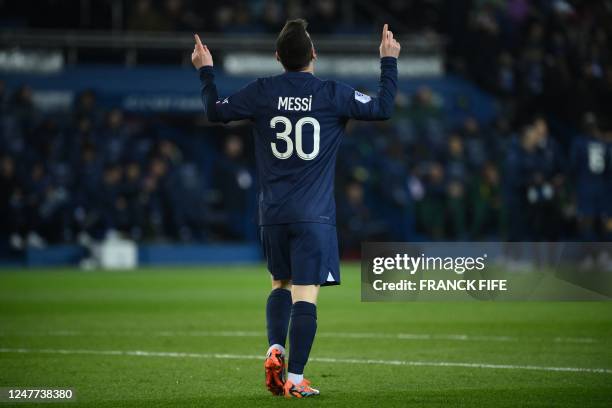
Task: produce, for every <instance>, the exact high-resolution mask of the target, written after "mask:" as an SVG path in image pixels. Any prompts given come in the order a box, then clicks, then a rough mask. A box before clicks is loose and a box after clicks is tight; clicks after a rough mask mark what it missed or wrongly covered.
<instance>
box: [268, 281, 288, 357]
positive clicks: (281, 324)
mask: <svg viewBox="0 0 612 408" xmlns="http://www.w3.org/2000/svg"><path fill="white" fill-rule="evenodd" d="M291 304H292V301H291V280H289V279H274V277H272V291H271V292H270V295H269V296H268V301H267V302H266V327H267V329H268V344H269V346H270V348H269V349H268V354H269V353H270V351H271V350H272V349H278V350H280V351H281V352H282V353H283V355H284V354H285V342H286V341H287V331H288V330H289V318H290V317H291Z"/></svg>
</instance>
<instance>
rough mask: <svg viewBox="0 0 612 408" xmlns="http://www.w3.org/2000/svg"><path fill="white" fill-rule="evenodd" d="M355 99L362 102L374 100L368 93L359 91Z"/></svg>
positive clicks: (356, 92)
mask: <svg viewBox="0 0 612 408" xmlns="http://www.w3.org/2000/svg"><path fill="white" fill-rule="evenodd" d="M355 99H356V100H358V101H359V102H361V103H368V102H370V101H371V100H372V98H370V97H369V96H368V95H366V94H363V93H361V92H359V91H355Z"/></svg>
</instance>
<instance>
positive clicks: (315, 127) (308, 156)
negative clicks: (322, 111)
mask: <svg viewBox="0 0 612 408" xmlns="http://www.w3.org/2000/svg"><path fill="white" fill-rule="evenodd" d="M279 122H280V123H282V124H283V125H284V127H285V128H284V130H283V131H282V132H278V133H277V134H276V138H277V139H280V140H282V141H284V142H285V143H286V144H287V149H286V150H285V151H284V152H280V151H278V148H277V147H276V143H275V142H272V143H270V145H271V146H272V153H273V154H274V156H276V157H278V158H279V159H288V158H290V157H291V155H292V154H293V145H294V143H293V140H291V137H289V135H290V134H291V131H292V130H293V126H292V124H291V121H290V120H289V118H287V117H285V116H275V117H273V118H272V119H271V120H270V127H271V128H272V129H276V125H277V124H278V123H279ZM306 124H308V125H311V126H312V137H313V143H312V145H313V148H312V152H310V153H306V152H304V149H303V147H302V128H303V127H304V125H306ZM320 142H321V126H320V125H319V121H318V120H316V119H315V118H311V117H309V116H306V117H303V118H301V119H300V120H298V121H297V122H296V124H295V151H296V153H297V155H298V157H299V158H300V159H302V160H312V159H314V158H315V157H317V155H318V154H319V145H320Z"/></svg>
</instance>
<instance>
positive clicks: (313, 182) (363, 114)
mask: <svg viewBox="0 0 612 408" xmlns="http://www.w3.org/2000/svg"><path fill="white" fill-rule="evenodd" d="M380 65H381V77H380V88H379V90H378V95H377V96H376V97H370V96H368V95H364V94H362V93H361V92H358V91H356V90H355V89H353V88H352V87H350V86H348V85H345V84H343V83H340V82H337V81H324V80H321V79H319V78H317V77H316V76H314V75H312V74H310V73H307V72H285V73H284V74H281V75H277V76H272V77H268V78H259V79H257V80H255V81H253V82H251V83H250V84H248V85H247V86H246V87H244V88H243V89H241V90H240V91H238V92H237V93H235V94H233V95H231V96H230V97H228V98H225V99H221V100H220V99H219V96H218V94H217V87H216V85H215V82H214V73H213V67H211V66H205V67H202V68H200V80H201V81H202V102H203V103H204V109H205V112H206V114H207V116H208V119H209V120H210V121H212V122H229V121H233V120H241V119H250V120H251V121H253V122H254V129H253V133H254V136H255V159H256V163H257V178H258V182H259V194H258V203H259V224H260V225H273V224H287V223H295V222H319V223H326V224H335V223H336V206H335V202H334V173H335V166H336V153H337V151H338V146H339V145H340V141H341V138H342V135H343V134H344V128H345V125H346V122H347V120H348V119H351V118H353V119H361V120H382V119H388V118H389V117H390V116H391V113H392V111H393V104H394V99H395V93H396V90H397V60H396V58H393V57H385V58H382V59H381V62H380Z"/></svg>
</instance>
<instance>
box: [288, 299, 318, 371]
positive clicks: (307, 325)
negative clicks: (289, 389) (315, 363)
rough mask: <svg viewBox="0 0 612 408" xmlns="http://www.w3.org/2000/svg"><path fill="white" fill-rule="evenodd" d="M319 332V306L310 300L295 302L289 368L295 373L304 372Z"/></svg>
mask: <svg viewBox="0 0 612 408" xmlns="http://www.w3.org/2000/svg"><path fill="white" fill-rule="evenodd" d="M316 332H317V306H316V305H315V304H314V303H309V302H295V303H294V304H293V307H292V308H291V328H290V329H289V343H290V346H291V351H290V355H289V367H288V370H287V371H289V372H290V373H293V374H303V373H304V366H305V365H306V362H308V355H309V354H310V349H311V347H312V342H313V341H314V338H315V333H316Z"/></svg>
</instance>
